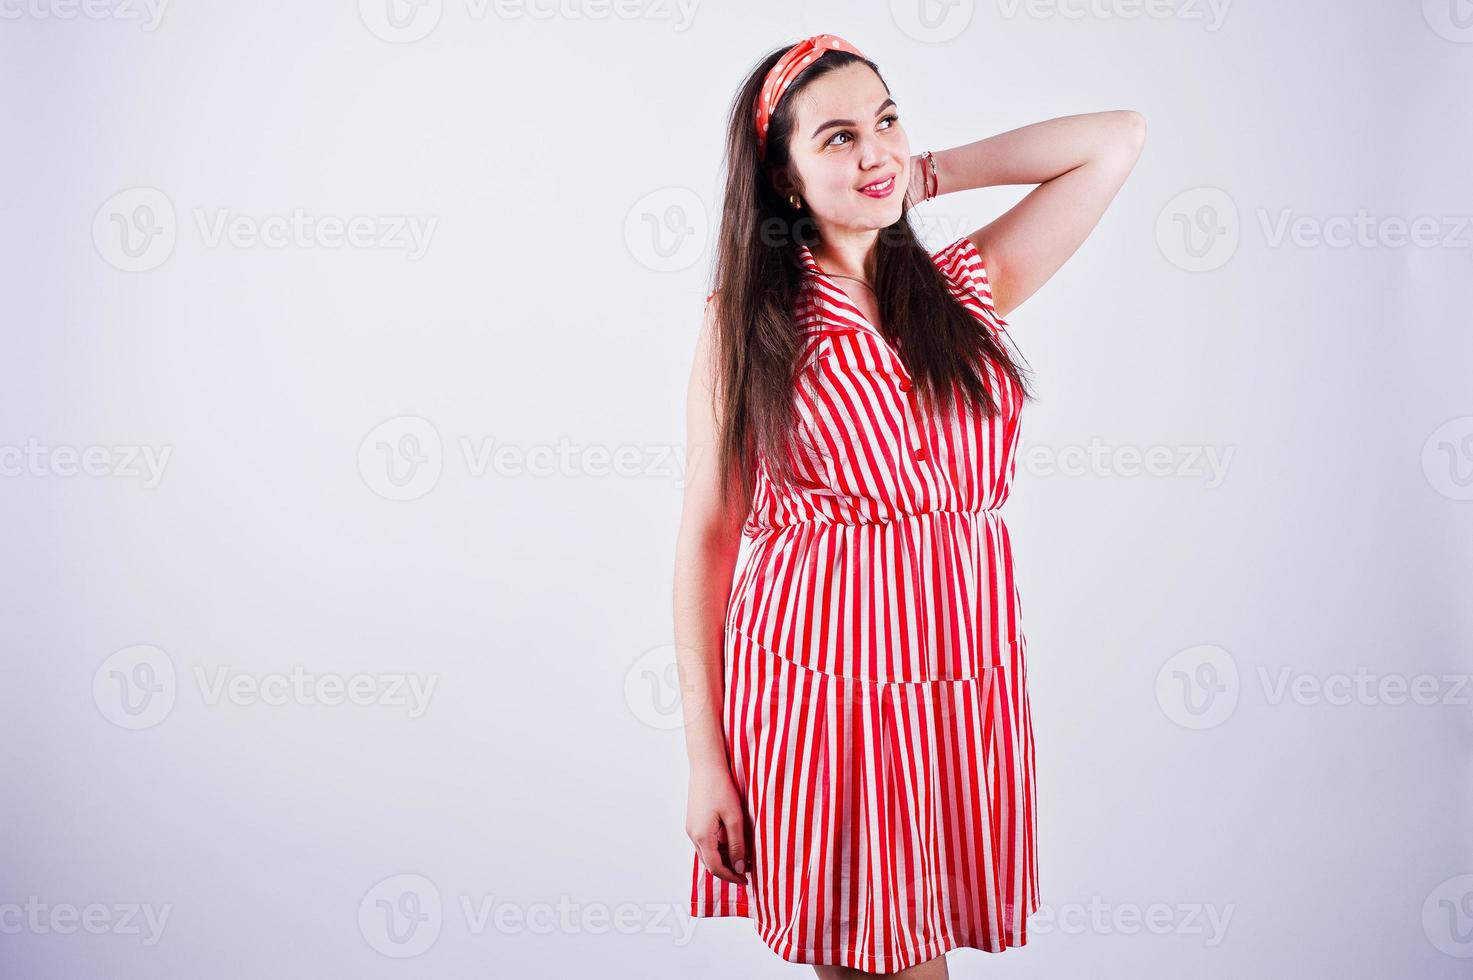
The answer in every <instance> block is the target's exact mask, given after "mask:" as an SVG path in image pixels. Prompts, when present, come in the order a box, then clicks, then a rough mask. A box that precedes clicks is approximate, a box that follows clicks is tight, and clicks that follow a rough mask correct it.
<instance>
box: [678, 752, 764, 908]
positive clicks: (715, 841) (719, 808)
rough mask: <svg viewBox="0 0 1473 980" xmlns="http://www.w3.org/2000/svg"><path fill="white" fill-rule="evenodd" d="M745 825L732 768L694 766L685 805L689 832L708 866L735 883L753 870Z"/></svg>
mask: <svg viewBox="0 0 1473 980" xmlns="http://www.w3.org/2000/svg"><path fill="white" fill-rule="evenodd" d="M744 827H745V824H744V822H743V820H742V799H741V796H740V795H738V793H737V790H736V785H735V783H733V782H732V778H731V771H730V770H729V769H728V768H727V767H726V766H725V765H720V766H717V765H711V766H701V767H698V768H693V769H692V770H691V774H690V797H689V800H688V801H687V805H686V817H685V833H686V836H688V837H690V839H691V843H693V844H695V845H696V848H697V849H698V850H699V852H700V855H701V863H703V864H704V865H705V866H706V870H707V871H709V872H711V873H712V874H713V875H715V876H716V877H718V878H720V879H721V880H722V881H729V882H731V883H732V884H735V885H745V884H746V883H747V879H748V877H749V874H750V872H748V870H747V865H746V859H747V839H746V833H745V831H744ZM723 852H724V853H723Z"/></svg>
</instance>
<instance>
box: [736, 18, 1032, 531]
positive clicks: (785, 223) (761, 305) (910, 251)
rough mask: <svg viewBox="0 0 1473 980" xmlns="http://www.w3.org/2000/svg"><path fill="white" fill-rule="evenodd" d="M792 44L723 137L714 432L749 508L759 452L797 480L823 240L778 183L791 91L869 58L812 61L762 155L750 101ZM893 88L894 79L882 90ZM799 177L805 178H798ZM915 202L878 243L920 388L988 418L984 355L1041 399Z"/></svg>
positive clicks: (992, 408) (933, 404) (886, 319)
mask: <svg viewBox="0 0 1473 980" xmlns="http://www.w3.org/2000/svg"><path fill="white" fill-rule="evenodd" d="M786 50H788V49H787V47H782V48H778V49H777V50H775V51H773V52H772V53H771V54H769V55H767V57H765V58H763V59H762V61H761V62H759V63H758V64H757V66H756V67H755V68H753V69H752V72H751V74H750V75H748V76H747V79H746V81H745V82H744V83H743V84H742V87H741V89H740V90H739V91H738V92H737V95H736V98H735V100H734V101H733V102H732V106H731V110H730V114H729V116H728V119H727V133H726V189H725V192H724V196H723V202H722V214H721V227H720V230H719V233H718V238H717V246H716V261H715V264H714V267H713V279H714V282H713V284H712V285H713V287H714V289H713V291H714V292H715V293H716V294H717V295H716V296H715V297H714V300H713V302H714V303H715V306H716V309H715V311H714V312H715V323H714V326H715V332H714V335H713V346H714V348H715V357H716V364H715V369H716V379H715V391H716V398H717V400H718V401H719V402H720V409H721V411H720V417H721V418H722V420H723V421H722V425H721V430H720V433H719V435H718V439H717V447H716V452H717V457H718V460H719V466H718V470H719V471H720V472H721V473H723V474H725V475H726V477H727V478H726V479H723V480H721V481H720V482H721V486H722V493H723V502H724V503H729V502H730V499H729V495H730V493H731V492H732V491H733V490H739V492H740V493H741V501H742V503H743V506H745V503H746V502H747V501H750V500H751V497H752V493H753V491H754V489H755V483H756V463H757V459H758V457H759V456H760V457H761V458H762V459H763V460H764V461H765V462H766V464H767V470H768V474H769V475H770V476H771V477H772V479H773V481H774V483H777V484H780V485H781V484H786V483H788V482H790V481H791V479H792V475H793V474H792V467H791V460H790V459H789V456H788V452H789V449H790V446H791V443H790V441H789V440H790V437H791V436H792V434H793V432H794V430H795V427H796V424H797V412H796V409H795V406H794V398H793V392H794V386H795V384H796V383H797V373H798V368H799V364H798V358H799V355H800V352H801V346H802V345H801V337H800V336H799V333H798V331H797V329H796V326H795V323H794V306H795V303H796V301H797V299H798V295H799V290H800V288H801V287H802V282H803V277H804V270H803V266H802V264H801V263H800V261H799V257H798V246H799V245H803V244H807V245H810V246H811V245H812V244H813V243H814V242H817V241H818V240H819V239H818V234H817V228H816V226H815V224H814V221H813V219H812V218H811V217H809V216H808V215H807V213H806V212H804V211H800V210H795V209H794V208H793V207H792V206H791V205H790V204H789V202H788V201H786V200H784V199H783V198H782V197H781V196H780V195H779V194H778V193H777V191H776V190H775V189H774V188H773V186H772V184H771V182H770V180H769V174H770V173H772V172H775V171H777V170H779V169H781V168H783V167H785V166H787V164H788V161H789V146H790V137H791V133H792V129H793V125H794V123H795V122H796V119H795V115H796V113H795V110H794V108H793V103H794V97H795V96H796V95H797V94H798V93H799V92H801V91H803V90H804V89H805V88H806V87H807V86H808V85H810V84H812V83H813V81H814V80H815V79H817V78H821V77H823V76H824V75H826V74H828V73H829V72H831V71H834V70H835V69H838V68H842V67H844V66H845V65H849V64H853V63H855V62H863V63H864V64H865V65H868V66H869V68H870V69H871V70H872V71H874V73H875V75H876V76H877V77H879V78H880V84H882V85H884V83H885V80H884V77H883V76H880V70H879V68H878V67H877V66H876V65H875V63H874V62H872V61H870V60H869V59H868V58H863V57H860V56H858V55H854V54H851V53H849V52H847V51H836V50H829V51H825V52H824V53H823V54H822V55H821V56H820V57H818V58H816V59H814V61H813V63H812V64H810V65H809V66H808V67H807V68H805V69H804V70H803V71H802V72H801V73H800V74H799V75H798V76H797V78H796V79H795V80H794V81H793V83H792V85H791V86H790V87H789V88H788V90H787V91H786V92H785V93H784V95H783V97H782V99H781V101H779V102H778V104H777V107H776V109H775V110H774V112H773V114H772V119H771V124H770V128H769V129H768V133H767V157H766V160H765V161H761V160H758V157H757V134H756V129H755V124H754V121H753V106H754V105H755V103H756V100H757V93H758V92H759V91H760V90H761V87H762V82H763V79H764V78H765V77H766V76H767V72H768V69H770V68H771V67H772V66H773V65H774V64H775V63H776V62H777V60H778V59H779V58H781V57H782V55H783V52H785V51H786ZM885 89H886V91H887V92H888V91H889V86H888V85H886V86H885ZM793 177H794V179H795V180H797V179H798V175H797V174H796V173H795V174H793ZM913 203H914V202H913V201H912V200H911V199H910V197H909V195H908V194H907V196H906V199H905V202H904V207H903V210H902V212H901V215H900V218H899V219H898V220H897V221H896V222H895V223H894V224H892V225H889V226H888V227H886V228H882V229H880V231H879V235H878V238H877V241H876V244H875V249H876V254H875V271H874V273H873V277H874V289H875V293H876V295H877V297H878V308H879V315H880V324H879V326H880V328H881V330H882V331H883V332H884V333H885V335H886V339H887V340H888V341H890V343H891V344H892V346H894V348H895V350H896V353H898V354H899V355H900V356H901V358H902V360H903V361H904V362H905V365H906V368H907V370H908V371H909V372H910V374H911V376H912V377H913V378H914V379H915V390H916V394H917V395H918V396H919V397H920V398H922V399H923V400H924V402H925V403H926V404H927V405H928V406H929V407H930V408H931V409H932V410H933V411H935V412H938V413H940V414H943V415H944V414H947V413H949V412H950V411H951V410H952V409H953V407H954V404H953V403H954V399H953V397H952V395H953V386H958V387H959V388H960V390H961V391H962V393H963V396H964V399H965V401H966V402H967V404H968V406H970V407H971V408H972V409H974V410H980V411H982V412H984V413H985V414H986V416H987V417H989V418H990V417H992V416H993V415H995V414H996V413H997V411H998V404H997V400H996V398H995V397H994V395H993V393H992V392H991V391H990V390H989V387H988V385H987V382H986V380H985V375H983V374H982V372H981V371H980V369H979V365H980V364H981V363H982V360H983V359H984V358H986V359H989V360H991V361H992V363H993V364H994V365H996V366H997V367H998V368H999V369H1000V370H1001V371H1002V372H1003V373H1004V374H1005V375H1007V376H1008V377H1009V378H1011V379H1012V380H1013V381H1014V382H1016V383H1017V384H1018V385H1019V386H1020V387H1021V388H1022V389H1023V391H1024V397H1025V398H1031V397H1033V396H1032V394H1031V392H1030V391H1029V387H1028V385H1027V384H1026V382H1025V380H1024V376H1023V371H1022V370H1021V369H1019V368H1018V366H1017V365H1016V364H1014V363H1013V360H1012V358H1011V356H1009V354H1008V352H1007V350H1005V349H1004V348H1003V346H1002V345H1001V344H999V343H998V342H997V340H996V339H995V338H994V337H993V336H992V334H991V332H990V331H987V330H982V329H978V324H977V321H976V319H975V318H974V317H973V316H972V314H971V313H969V312H968V311H967V310H966V308H965V307H963V306H962V305H961V303H959V302H958V301H957V300H956V298H955V297H954V296H953V295H952V294H951V292H950V291H949V290H948V288H947V283H946V279H945V276H944V275H943V274H942V272H941V270H940V269H938V268H937V267H936V263H935V262H933V261H932V259H931V256H930V253H929V252H927V251H926V249H925V247H924V246H922V245H921V243H920V241H919V240H918V239H917V238H916V235H915V230H914V229H913V228H912V227H911V224H910V208H911V206H912V204H913Z"/></svg>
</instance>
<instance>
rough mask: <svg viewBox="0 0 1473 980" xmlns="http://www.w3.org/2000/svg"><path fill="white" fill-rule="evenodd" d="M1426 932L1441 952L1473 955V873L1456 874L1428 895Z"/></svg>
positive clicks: (1424, 916)
mask: <svg viewBox="0 0 1473 980" xmlns="http://www.w3.org/2000/svg"><path fill="white" fill-rule="evenodd" d="M1422 931H1423V932H1424V933H1425V934H1426V936H1427V939H1428V940H1429V941H1430V942H1431V943H1432V945H1433V946H1435V947H1437V949H1438V951H1439V952H1442V953H1446V954H1447V955H1448V956H1455V957H1457V958H1458V959H1468V958H1470V957H1473V874H1462V875H1453V876H1452V877H1451V878H1449V879H1447V880H1446V881H1444V882H1442V883H1441V884H1439V885H1437V886H1436V887H1435V888H1433V889H1432V891H1431V892H1429V893H1428V894H1427V900H1426V901H1424V902H1423V903H1422Z"/></svg>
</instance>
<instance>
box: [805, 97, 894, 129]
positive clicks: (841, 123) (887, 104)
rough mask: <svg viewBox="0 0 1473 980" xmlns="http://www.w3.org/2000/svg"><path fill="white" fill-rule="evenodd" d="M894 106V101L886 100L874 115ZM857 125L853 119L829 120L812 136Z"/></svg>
mask: <svg viewBox="0 0 1473 980" xmlns="http://www.w3.org/2000/svg"><path fill="white" fill-rule="evenodd" d="M894 104H895V100H894V99H886V100H885V101H884V102H881V103H880V107H879V108H878V109H876V110H875V115H877V116H878V115H879V114H880V113H882V112H884V111H885V110H886V109H888V108H889V107H890V106H893V105H894ZM858 125H859V123H857V122H855V121H854V120H853V119H830V120H829V121H828V122H826V123H824V124H823V125H821V126H819V127H818V128H817V129H815V130H814V131H813V135H814V136H817V135H818V134H819V133H821V132H823V131H824V130H825V129H831V128H833V127H834V126H858ZM809 138H810V139H812V137H809Z"/></svg>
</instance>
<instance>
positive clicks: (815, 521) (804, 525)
mask: <svg viewBox="0 0 1473 980" xmlns="http://www.w3.org/2000/svg"><path fill="white" fill-rule="evenodd" d="M940 516H946V517H973V518H979V517H985V518H989V519H991V520H997V521H1002V520H1003V513H1002V508H1001V507H984V508H983V509H982V510H922V511H915V512H914V513H905V514H896V515H895V516H894V517H888V518H886V519H885V520H882V521H836V520H832V519H830V518H827V517H811V518H809V519H808V520H805V521H791V522H789V523H787V524H766V525H761V526H759V527H758V528H757V533H756V534H749V535H748V537H760V536H761V535H764V534H774V533H776V532H778V531H786V530H789V529H803V530H811V529H812V528H813V527H814V526H815V525H817V526H820V527H825V526H827V527H886V526H888V525H891V524H900V523H902V522H904V521H909V520H914V519H916V518H921V517H940Z"/></svg>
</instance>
